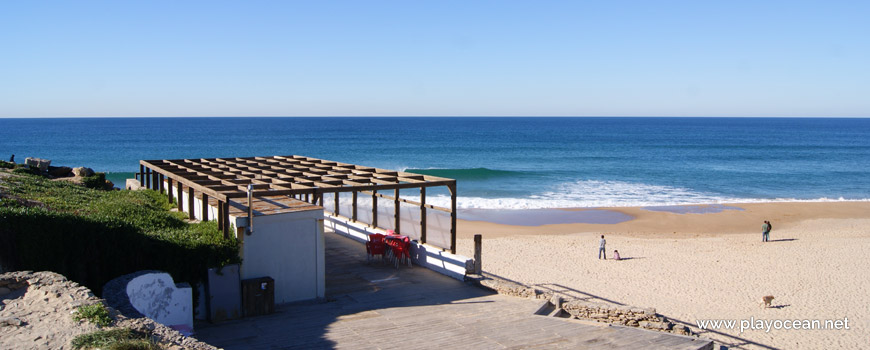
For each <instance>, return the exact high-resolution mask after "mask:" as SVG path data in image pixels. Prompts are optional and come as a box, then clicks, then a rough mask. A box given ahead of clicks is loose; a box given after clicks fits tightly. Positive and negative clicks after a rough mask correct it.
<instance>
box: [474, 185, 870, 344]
mask: <svg viewBox="0 0 870 350" xmlns="http://www.w3.org/2000/svg"><path fill="white" fill-rule="evenodd" d="M736 206H738V207H741V208H743V209H745V210H742V211H736V210H729V211H723V212H721V213H715V214H673V213H667V212H651V211H646V210H642V209H639V208H620V209H614V210H618V211H621V212H625V213H627V214H629V215H632V216H635V219H634V220H631V221H628V222H625V223H621V224H614V225H586V224H568V225H545V226H539V227H519V226H505V225H495V224H487V223H480V222H476V223H475V222H461V223H460V229H459V233H460V237H461V238H460V240H459V242H458V247H459V253H460V254H465V255H469V256H470V255H471V249H472V247H473V243H472V241H471V239H470V236H471V235H472V234H473V233H480V234H483V236H484V255H483V266H484V270H486V271H487V272H490V273H493V274H496V275H500V276H502V277H505V278H508V279H512V280H516V281H520V282H523V283H527V284H538V285H542V286H543V287H547V288H553V289H557V290H561V291H563V292H564V293H565V294H568V295H572V296H575V297H582V298H588V299H594V300H598V301H605V302H611V303H620V304H628V305H634V306H642V307H655V308H656V309H657V310H658V312H659V313H660V314H662V315H665V316H667V317H669V318H671V319H672V320H674V321H682V322H685V324H686V325H688V326H691V327H692V328H693V330H695V331H696V332H699V333H701V334H703V335H704V336H706V337H709V338H712V339H714V340H717V341H718V342H720V343H721V344H724V345H727V346H728V347H729V348H746V349H764V348H785V349H823V348H855V349H857V348H861V347H864V346H866V344H867V339H870V338H868V337H870V293H868V291H870V279H868V278H867V271H870V260H868V259H867V258H866V257H867V256H870V203H867V202H848V203H847V202H835V203H767V204H745V205H743V204H741V205H736ZM764 219H769V220H771V221H772V222H773V224H774V231H773V232H772V233H771V240H772V241H771V242H768V243H762V242H761V233H760V232H759V231H760V226H761V223H762V220H764ZM602 233H603V234H605V236H606V238H607V242H608V243H607V248H608V252H609V253H610V254H612V251H613V250H614V249H618V250H619V251H620V253H621V254H622V257H624V258H629V259H627V260H624V261H612V260H608V261H601V260H598V259H597V246H598V239H597V238H598V236H599V235H600V234H602ZM764 295H773V296H775V298H776V299H775V300H774V301H773V305H774V308H762V307H760V306H759V301H760V299H761V297H762V296H764ZM705 319H724V320H735V322H737V323H736V324H735V329H727V327H724V326H722V327H720V328H719V329H716V330H714V331H702V330H700V329H699V327H698V325H697V321H698V320H705ZM844 319H847V320H848V326H849V329H848V330H846V329H842V330H830V329H813V330H804V329H800V330H795V329H778V330H777V329H773V327H774V326H776V325H777V323H773V324H771V327H772V329H771V330H770V331H767V330H766V329H764V330H758V329H747V330H745V331H743V332H742V333H741V332H740V329H739V327H740V322H741V321H742V320H746V321H744V325H745V323H746V322H750V321H752V320H763V321H768V322H775V321H776V320H780V321H779V322H782V321H784V320H789V322H792V321H793V320H819V321H820V323H821V324H822V325H824V322H825V321H826V320H832V322H833V321H835V320H839V321H840V322H843V321H844ZM763 321H762V322H763ZM752 324H753V325H758V321H755V322H753V323H752ZM779 325H780V326H783V324H782V323H779ZM843 326H845V325H843Z"/></svg>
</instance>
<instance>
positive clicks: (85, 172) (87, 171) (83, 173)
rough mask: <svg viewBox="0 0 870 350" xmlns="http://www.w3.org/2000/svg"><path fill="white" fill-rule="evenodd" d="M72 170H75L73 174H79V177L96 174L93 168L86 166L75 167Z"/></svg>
mask: <svg viewBox="0 0 870 350" xmlns="http://www.w3.org/2000/svg"><path fill="white" fill-rule="evenodd" d="M72 172H73V175H75V176H78V177H88V176H94V169H91V168H85V167H78V168H73V170H72Z"/></svg>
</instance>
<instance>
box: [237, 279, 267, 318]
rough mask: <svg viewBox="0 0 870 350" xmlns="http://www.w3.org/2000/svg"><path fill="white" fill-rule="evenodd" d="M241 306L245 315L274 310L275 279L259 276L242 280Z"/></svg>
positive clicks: (256, 314)
mask: <svg viewBox="0 0 870 350" xmlns="http://www.w3.org/2000/svg"><path fill="white" fill-rule="evenodd" d="M242 304H243V305H242V308H243V309H244V315H245V317H249V316H258V315H267V314H271V313H272V312H273V311H275V280H273V279H272V278H271V277H260V278H251V279H246V280H242Z"/></svg>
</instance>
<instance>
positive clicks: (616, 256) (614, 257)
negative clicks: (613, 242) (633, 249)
mask: <svg viewBox="0 0 870 350" xmlns="http://www.w3.org/2000/svg"><path fill="white" fill-rule="evenodd" d="M613 260H616V261H619V260H622V258H620V257H619V251H618V250H616V249H614V250H613Z"/></svg>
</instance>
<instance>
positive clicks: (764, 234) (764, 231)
mask: <svg viewBox="0 0 870 350" xmlns="http://www.w3.org/2000/svg"><path fill="white" fill-rule="evenodd" d="M772 228H773V226H772V225H770V221H767V220H764V225H761V241H762V242H770V229H772Z"/></svg>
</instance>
